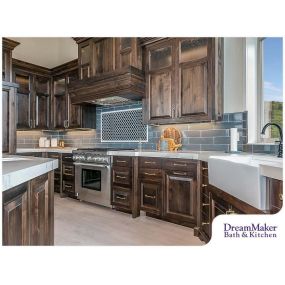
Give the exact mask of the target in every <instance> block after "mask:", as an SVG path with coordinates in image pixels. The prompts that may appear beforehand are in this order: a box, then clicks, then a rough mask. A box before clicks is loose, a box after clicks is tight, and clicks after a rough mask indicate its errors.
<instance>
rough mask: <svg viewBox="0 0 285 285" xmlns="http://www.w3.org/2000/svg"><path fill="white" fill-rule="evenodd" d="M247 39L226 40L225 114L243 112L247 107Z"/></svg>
mask: <svg viewBox="0 0 285 285" xmlns="http://www.w3.org/2000/svg"><path fill="white" fill-rule="evenodd" d="M245 64H246V61H245V38H224V112H225V113H234V112H243V111H245V110H246V106H245V75H246V73H245V70H246V69H245Z"/></svg>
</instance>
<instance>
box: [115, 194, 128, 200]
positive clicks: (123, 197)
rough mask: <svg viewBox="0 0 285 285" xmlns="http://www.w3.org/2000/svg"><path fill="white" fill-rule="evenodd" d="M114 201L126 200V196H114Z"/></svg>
mask: <svg viewBox="0 0 285 285" xmlns="http://www.w3.org/2000/svg"><path fill="white" fill-rule="evenodd" d="M116 199H119V200H126V199H127V197H126V196H119V195H116Z"/></svg>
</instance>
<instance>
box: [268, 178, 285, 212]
mask: <svg viewBox="0 0 285 285" xmlns="http://www.w3.org/2000/svg"><path fill="white" fill-rule="evenodd" d="M266 186H267V187H266V188H267V193H268V197H269V211H270V213H271V214H275V213H278V212H279V211H280V210H281V208H282V205H283V181H281V180H277V179H273V178H267V181H266Z"/></svg>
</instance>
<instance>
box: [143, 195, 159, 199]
mask: <svg viewBox="0 0 285 285" xmlns="http://www.w3.org/2000/svg"><path fill="white" fill-rule="evenodd" d="M144 196H145V197H146V198H150V199H155V198H156V196H152V195H147V194H144Z"/></svg>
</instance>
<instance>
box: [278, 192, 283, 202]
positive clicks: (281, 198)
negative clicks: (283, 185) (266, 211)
mask: <svg viewBox="0 0 285 285" xmlns="http://www.w3.org/2000/svg"><path fill="white" fill-rule="evenodd" d="M279 200H280V201H283V194H281V193H280V194H279Z"/></svg>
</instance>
